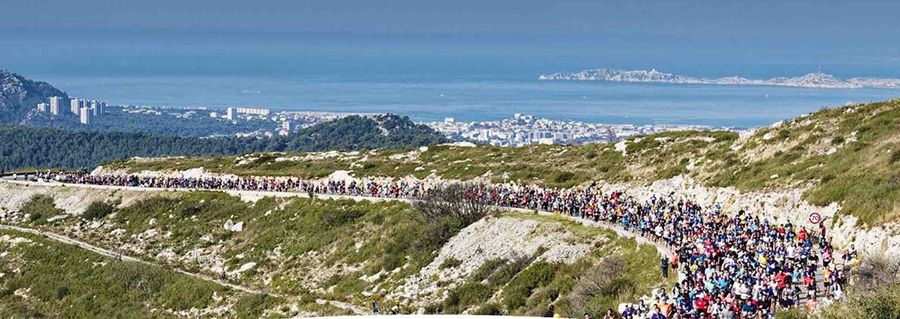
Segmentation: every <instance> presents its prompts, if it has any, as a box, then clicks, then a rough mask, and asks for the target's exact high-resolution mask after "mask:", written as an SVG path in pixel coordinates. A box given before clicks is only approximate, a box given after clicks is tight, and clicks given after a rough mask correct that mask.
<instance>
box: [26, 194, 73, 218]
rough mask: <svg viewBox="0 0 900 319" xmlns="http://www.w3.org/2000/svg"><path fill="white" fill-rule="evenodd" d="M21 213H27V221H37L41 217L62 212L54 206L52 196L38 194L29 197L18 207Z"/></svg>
mask: <svg viewBox="0 0 900 319" xmlns="http://www.w3.org/2000/svg"><path fill="white" fill-rule="evenodd" d="M19 210H20V211H21V212H22V213H24V214H28V215H29V217H28V219H29V221H31V222H33V223H38V222H40V221H41V220H42V219H46V218H47V217H52V216H56V215H60V214H62V213H63V212H64V211H63V210H62V209H59V208H56V203H54V202H53V197H50V196H49V195H43V194H38V195H34V196H31V199H29V200H28V202H26V203H25V205H23V206H22V208H21V209H19Z"/></svg>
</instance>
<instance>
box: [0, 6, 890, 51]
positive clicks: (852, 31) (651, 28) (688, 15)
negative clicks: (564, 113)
mask: <svg viewBox="0 0 900 319" xmlns="http://www.w3.org/2000/svg"><path fill="white" fill-rule="evenodd" d="M0 8H2V11H3V13H2V17H3V18H2V19H0V28H4V29H21V28H29V29H71V28H75V29H97V28H99V29H105V28H115V29H197V30H243V31H276V30H277V31H290V32H310V33H334V34H355V35H369V34H377V35H463V36H468V35H510V36H511V35H517V36H594V37H603V36H630V35H635V36H666V37H690V38H707V37H708V38H712V39H727V38H737V39H773V38H774V39H815V40H827V39H833V40H840V41H867V40H871V39H876V38H882V39H883V40H885V41H888V39H887V38H886V37H892V39H890V41H893V42H896V40H897V38H898V37H900V23H898V20H897V19H898V15H897V14H898V13H900V1H896V0H854V1H848V0H799V1H798V0H753V1H732V0H681V1H668V0H640V1H632V0H625V1H603V0H546V1H531V0H524V1H511V0H453V1H427V0H389V1H385V0H381V1H380V0H362V1H359V0H327V1H322V0H319V1H308V0H306V1H304V0H294V1H280V0H252V1H248V0H239V1H236V0H154V1H131V0H79V1H71V0H37V1H36V0H0Z"/></svg>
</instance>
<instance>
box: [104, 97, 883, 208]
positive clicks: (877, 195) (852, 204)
mask: <svg viewBox="0 0 900 319" xmlns="http://www.w3.org/2000/svg"><path fill="white" fill-rule="evenodd" d="M107 167H111V168H124V169H127V170H130V171H142V170H164V171H178V170H184V169H190V168H198V167H203V168H204V169H205V170H207V171H210V172H218V173H230V174H239V175H258V176H298V177H304V178H319V177H324V176H328V175H329V174H331V173H332V172H334V171H335V170H347V171H350V172H351V173H352V174H354V175H355V176H357V177H364V176H369V177H392V178H400V177H406V176H414V177H416V178H426V177H435V178H442V179H460V180H468V179H484V180H490V181H492V182H504V181H514V182H518V183H528V184H537V185H544V186H549V187H558V188H568V187H573V186H577V185H584V184H588V183H590V182H592V181H603V182H607V183H629V184H635V185H649V184H650V183H652V182H654V181H657V180H662V179H668V178H671V177H674V176H679V175H683V176H686V177H690V178H691V179H693V180H695V181H697V182H698V183H700V184H702V185H705V186H710V187H735V188H737V189H739V190H741V191H773V192H778V191H780V190H787V189H801V190H803V191H804V198H805V199H807V200H809V201H810V202H811V203H813V204H816V205H820V206H825V205H828V204H830V203H832V202H834V203H838V204H839V205H841V207H842V213H844V214H850V215H852V216H855V217H857V218H858V223H860V224H862V225H867V226H871V225H876V224H879V223H884V222H890V221H897V220H898V219H900V206H898V201H900V100H892V101H885V102H877V103H869V104H858V105H848V106H845V107H840V108H835V109H824V110H822V111H818V112H815V113H812V114H808V115H804V116H800V117H797V118H795V119H792V120H788V121H784V122H780V123H776V124H775V125H772V126H771V127H767V128H761V129H757V130H755V131H752V132H747V133H742V134H738V133H733V132H694V131H689V132H669V133H660V134H653V135H647V136H637V137H632V138H629V139H627V140H624V141H621V142H619V143H617V144H614V145H610V144H599V145H582V146H562V145H553V146H547V145H540V146H528V147H519V148H504V147H489V146H478V147H461V146H432V147H428V148H427V149H412V150H403V151H400V150H395V151H391V150H377V151H374V150H373V151H368V152H345V153H301V154H257V155H252V156H243V157H240V158H235V157H215V158H179V159H157V160H146V159H142V160H131V161H125V162H118V163H112V164H111V165H107Z"/></svg>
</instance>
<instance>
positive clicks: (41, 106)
mask: <svg viewBox="0 0 900 319" xmlns="http://www.w3.org/2000/svg"><path fill="white" fill-rule="evenodd" d="M37 110H38V112H41V113H44V112H47V103H38V105H37Z"/></svg>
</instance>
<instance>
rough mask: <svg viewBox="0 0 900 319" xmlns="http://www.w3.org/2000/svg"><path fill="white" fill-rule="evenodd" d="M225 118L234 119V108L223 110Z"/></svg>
mask: <svg viewBox="0 0 900 319" xmlns="http://www.w3.org/2000/svg"><path fill="white" fill-rule="evenodd" d="M225 118H226V119H228V120H229V121H234V108H233V107H229V108H227V109H226V110H225Z"/></svg>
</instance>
